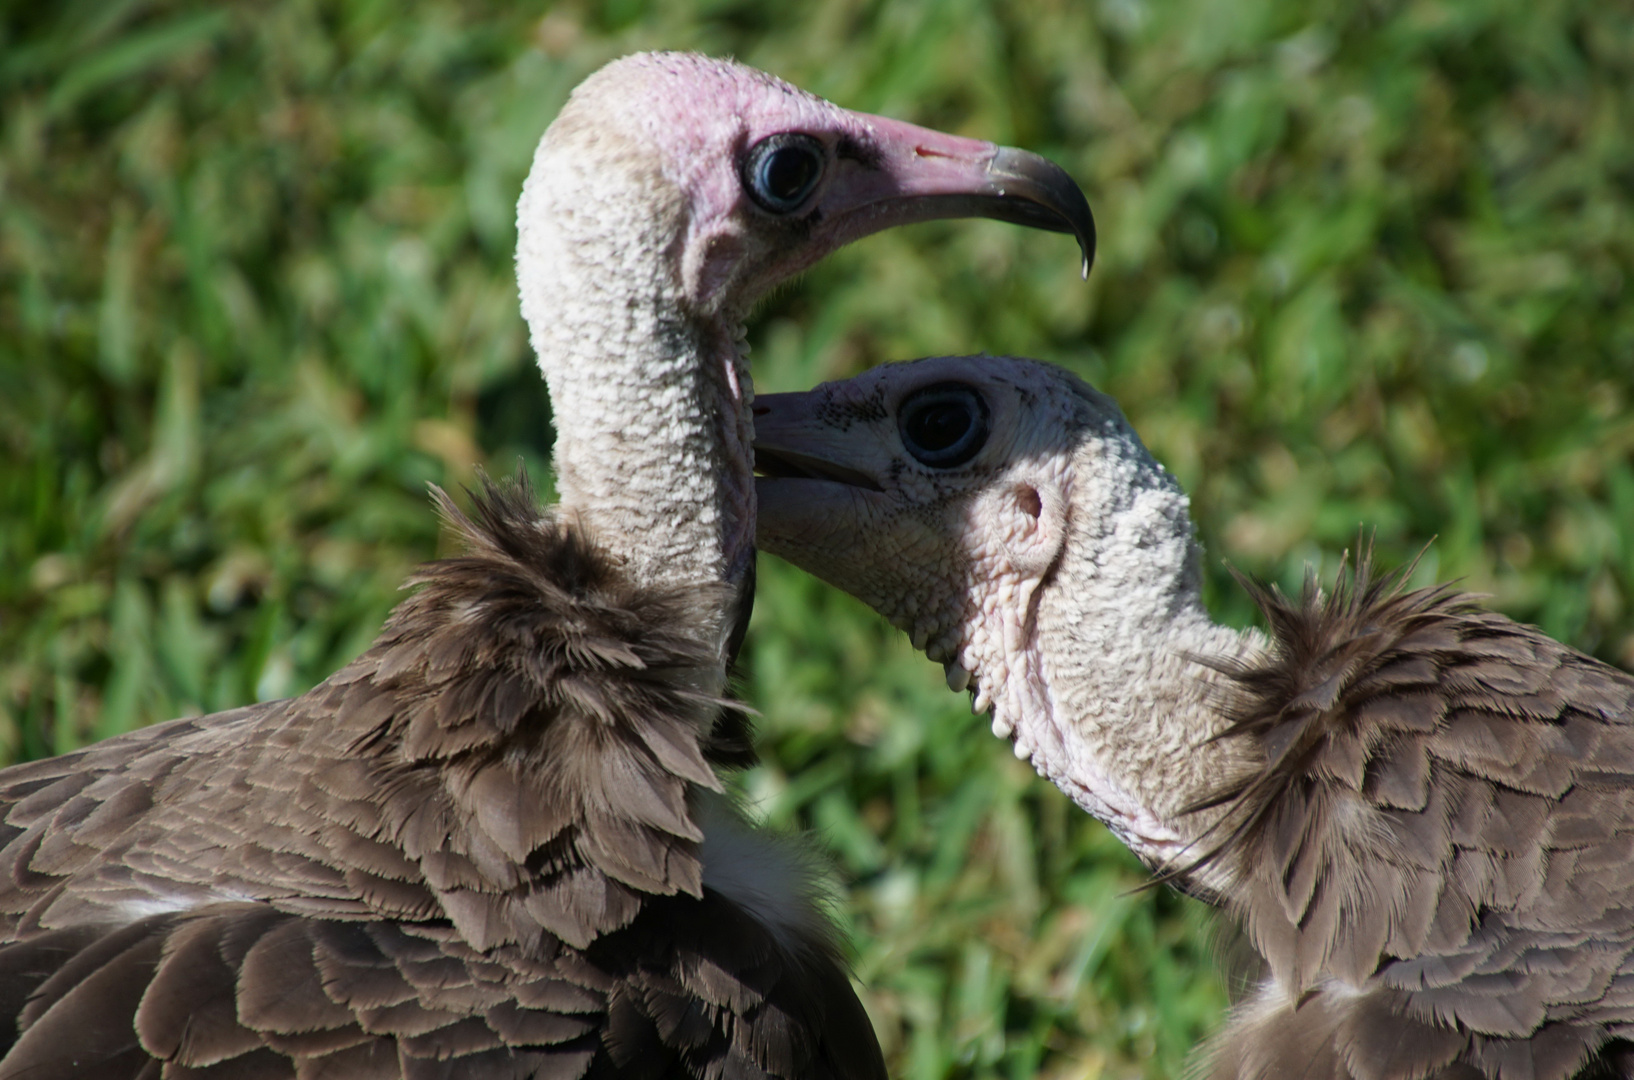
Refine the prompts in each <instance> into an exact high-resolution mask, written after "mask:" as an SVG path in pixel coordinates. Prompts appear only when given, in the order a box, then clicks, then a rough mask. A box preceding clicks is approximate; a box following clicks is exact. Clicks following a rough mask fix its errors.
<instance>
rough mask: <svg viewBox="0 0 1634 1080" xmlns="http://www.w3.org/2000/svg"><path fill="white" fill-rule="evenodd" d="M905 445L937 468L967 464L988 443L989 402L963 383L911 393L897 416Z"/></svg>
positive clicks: (920, 458) (911, 452)
mask: <svg viewBox="0 0 1634 1080" xmlns="http://www.w3.org/2000/svg"><path fill="white" fill-rule="evenodd" d="M896 425H897V430H898V431H899V432H901V434H902V445H903V446H905V447H907V448H908V453H910V454H912V455H913V456H914V457H915V458H916V459H918V460H919V461H920V462H921V463H922V464H925V465H929V466H931V467H932V468H936V469H951V468H953V467H955V466H957V465H963V464H964V463H965V462H967V461H969V460H970V459H971V458H973V457H975V456H976V455H977V454H978V453H980V452H981V448H982V447H983V446H984V445H986V443H987V402H986V401H984V400H982V396H981V395H980V394H978V393H976V391H975V390H973V389H971V388H970V387H968V386H966V385H964V384H963V383H936V384H935V385H934V386H927V387H925V388H924V389H922V390H916V391H914V392H913V393H912V394H909V395H908V397H907V400H905V401H903V403H902V408H901V409H899V410H898V411H897V415H896Z"/></svg>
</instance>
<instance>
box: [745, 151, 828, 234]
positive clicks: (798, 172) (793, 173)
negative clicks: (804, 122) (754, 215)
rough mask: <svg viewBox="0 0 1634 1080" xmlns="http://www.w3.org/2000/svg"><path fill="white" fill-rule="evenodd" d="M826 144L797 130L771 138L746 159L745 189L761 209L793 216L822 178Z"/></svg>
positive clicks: (825, 158) (826, 158) (747, 155)
mask: <svg viewBox="0 0 1634 1080" xmlns="http://www.w3.org/2000/svg"><path fill="white" fill-rule="evenodd" d="M827 162H828V154H827V152H826V151H825V150H824V149H823V144H822V143H820V142H818V141H817V140H816V139H814V138H812V137H811V136H810V135H802V134H801V133H800V132H798V131H789V132H784V133H783V134H781V135H768V136H767V137H766V138H764V139H761V140H760V141H759V142H757V143H755V144H754V145H753V146H751V147H749V152H748V153H747V154H745V155H744V157H743V188H744V190H745V191H747V192H748V193H749V198H751V199H753V200H754V201H755V203H756V205H758V206H759V207H760V208H761V209H762V210H766V211H769V212H771V213H773V214H792V213H793V212H794V211H796V210H798V209H800V207H801V206H802V205H803V204H804V203H805V201H806V199H807V197H808V196H810V195H811V193H812V191H813V190H815V189H816V187H817V181H819V180H821V179H822V178H823V166H824V165H825V164H827Z"/></svg>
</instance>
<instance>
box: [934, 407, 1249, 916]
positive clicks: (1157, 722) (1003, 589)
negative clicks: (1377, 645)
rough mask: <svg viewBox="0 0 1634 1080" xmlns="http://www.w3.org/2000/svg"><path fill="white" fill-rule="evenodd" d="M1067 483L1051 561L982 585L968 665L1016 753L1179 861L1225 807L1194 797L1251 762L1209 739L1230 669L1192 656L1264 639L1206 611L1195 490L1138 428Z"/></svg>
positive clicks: (1096, 450)
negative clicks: (1190, 492) (1205, 805)
mask: <svg viewBox="0 0 1634 1080" xmlns="http://www.w3.org/2000/svg"><path fill="white" fill-rule="evenodd" d="M1059 483H1060V484H1061V485H1063V488H1061V489H1057V490H1058V497H1059V498H1060V499H1061V502H1062V504H1063V505H1064V506H1065V507H1067V508H1068V511H1067V515H1066V516H1065V518H1064V520H1063V524H1062V535H1061V537H1060V538H1059V540H1058V542H1057V545H1056V546H1055V548H1054V549H1053V550H1054V551H1055V559H1054V561H1053V563H1052V564H1051V565H1050V566H1049V567H1048V568H1047V569H1045V570H1043V571H1042V572H1040V573H1037V574H1030V573H1012V574H1010V575H1009V576H1008V577H1006V576H1004V575H997V576H994V577H993V578H991V579H990V580H988V581H987V582H985V583H984V585H983V587H982V588H981V589H980V590H978V595H980V596H981V597H982V599H981V600H980V601H979V603H978V604H977V605H976V608H977V609H976V610H974V611H972V612H971V613H970V617H969V618H968V619H967V622H966V625H965V633H964V643H963V646H962V648H961V649H960V650H959V660H960V663H961V665H962V667H963V668H965V669H967V670H969V671H970V672H971V677H972V681H973V689H974V692H975V708H977V709H978V710H980V709H982V708H984V707H986V706H987V705H989V704H991V707H992V710H993V732H994V734H995V735H998V736H1000V737H1001V738H1009V739H1011V740H1012V741H1013V743H1014V747H1015V753H1016V756H1017V757H1019V758H1023V759H1025V760H1027V761H1029V762H1030V763H1031V764H1032V765H1033V767H1034V768H1036V769H1037V770H1038V772H1039V774H1040V775H1042V776H1044V777H1045V778H1047V779H1048V780H1050V781H1051V782H1052V783H1054V784H1055V785H1056V786H1057V787H1059V788H1061V789H1062V790H1063V791H1065V792H1066V793H1067V794H1068V795H1070V796H1071V797H1072V798H1073V800H1074V801H1075V802H1077V803H1078V805H1079V806H1081V807H1083V808H1084V809H1085V810H1087V811H1088V812H1089V813H1091V814H1093V815H1094V816H1095V817H1097V818H1099V819H1100V820H1101V821H1103V822H1105V823H1106V824H1107V826H1108V827H1109V828H1111V829H1112V831H1113V832H1114V833H1115V834H1116V835H1117V836H1118V838H1119V839H1120V840H1122V841H1123V842H1124V843H1125V844H1126V845H1127V846H1128V847H1129V848H1130V849H1131V850H1133V851H1134V852H1135V853H1136V854H1137V855H1139V856H1140V857H1141V858H1142V859H1143V860H1144V861H1145V862H1146V863H1147V864H1148V865H1149V866H1151V867H1153V868H1154V869H1160V870H1161V869H1174V868H1178V867H1184V866H1186V865H1188V864H1189V863H1190V862H1191V861H1192V860H1193V859H1194V858H1195V857H1196V856H1197V855H1199V854H1200V853H1201V851H1200V850H1199V849H1200V847H1201V846H1202V845H1200V844H1199V843H1198V841H1199V839H1200V838H1201V837H1202V834H1203V833H1204V832H1205V831H1206V830H1207V829H1208V828H1209V826H1210V825H1211V824H1212V823H1213V821H1214V819H1215V816H1216V815H1214V814H1210V813H1192V812H1188V810H1187V808H1188V807H1189V806H1190V805H1191V804H1193V803H1194V802H1196V801H1197V800H1198V799H1200V798H1201V797H1202V796H1203V795H1205V794H1206V793H1209V792H1211V791H1213V790H1215V789H1216V788H1217V787H1218V785H1219V784H1220V782H1221V780H1222V778H1224V777H1227V776H1234V775H1237V773H1238V772H1240V771H1243V770H1246V769H1248V768H1249V767H1250V763H1249V762H1248V761H1247V760H1246V758H1245V751H1243V750H1241V749H1238V748H1237V747H1236V745H1235V744H1233V745H1229V746H1228V745H1222V744H1220V743H1211V742H1210V740H1211V738H1213V737H1214V736H1216V735H1218V734H1219V733H1220V732H1221V731H1222V730H1223V729H1224V728H1225V726H1226V723H1227V721H1226V719H1225V718H1224V716H1223V714H1222V712H1221V709H1220V705H1221V697H1220V695H1221V694H1222V693H1224V692H1225V687H1224V686H1223V685H1222V684H1223V683H1224V681H1225V680H1224V677H1223V676H1221V675H1220V674H1219V673H1217V672H1215V671H1213V670H1212V669H1210V668H1208V667H1205V666H1204V665H1201V664H1199V663H1197V662H1196V661H1195V660H1194V659H1192V658H1193V657H1208V658H1222V657H1228V658H1241V657H1247V656H1250V655H1252V654H1254V653H1256V652H1258V651H1259V650H1260V649H1262V648H1263V643H1262V638H1261V637H1260V635H1258V634H1257V633H1256V632H1253V631H1249V632H1247V633H1239V632H1237V631H1235V630H1232V629H1230V628H1227V627H1222V626H1217V625H1216V624H1214V623H1213V622H1212V621H1211V620H1210V619H1209V616H1208V612H1207V610H1206V609H1205V608H1204V606H1203V603H1202V597H1201V578H1200V573H1199V555H1200V552H1199V549H1198V546H1197V544H1196V543H1195V542H1194V540H1193V539H1192V526H1191V519H1190V517H1189V515H1188V513H1187V506H1188V500H1187V498H1186V496H1185V494H1184V493H1183V492H1182V491H1181V490H1180V488H1179V486H1178V485H1177V484H1176V483H1175V481H1174V479H1173V477H1171V476H1170V475H1169V474H1168V473H1167V472H1165V471H1164V470H1163V468H1162V466H1160V465H1158V464H1157V462H1156V461H1155V460H1153V459H1152V457H1151V456H1150V454H1148V453H1147V452H1146V450H1145V448H1144V447H1143V446H1141V445H1140V443H1139V441H1138V440H1136V439H1134V438H1133V435H1132V433H1131V434H1130V437H1129V438H1127V439H1114V440H1108V441H1105V442H1101V441H1097V442H1095V443H1094V444H1092V447H1091V448H1090V450H1088V451H1086V452H1085V453H1083V454H1080V456H1079V460H1077V461H1075V462H1074V464H1073V468H1072V469H1070V470H1067V471H1066V472H1065V474H1064V475H1063V476H1061V477H1060V478H1059ZM1074 488H1075V489H1076V490H1074ZM1045 490H1046V491H1048V488H1045ZM951 676H952V673H950V677H951ZM1213 872H1214V871H1213V870H1212V868H1211V870H1210V873H1213ZM1198 884H1200V885H1202V886H1204V887H1208V888H1218V887H1219V886H1220V885H1222V884H1223V883H1222V882H1215V881H1211V880H1205V881H1200V882H1198Z"/></svg>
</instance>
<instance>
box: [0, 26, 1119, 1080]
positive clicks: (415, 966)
mask: <svg viewBox="0 0 1634 1080" xmlns="http://www.w3.org/2000/svg"><path fill="white" fill-rule="evenodd" d="M971 215H976V216H990V217H999V218H1002V219H1006V220H1013V221H1019V222H1022V223H1024V224H1033V225H1039V226H1042V227H1046V228H1053V229H1058V230H1066V231H1072V232H1076V233H1077V234H1078V236H1079V238H1080V242H1081V244H1082V245H1083V249H1084V255H1085V258H1086V260H1087V258H1088V255H1089V253H1090V251H1091V250H1092V247H1093V226H1092V223H1091V222H1090V218H1089V210H1088V206H1087V205H1086V204H1085V202H1084V199H1083V195H1082V193H1081V192H1079V191H1078V189H1077V188H1076V186H1075V185H1073V184H1072V182H1071V180H1070V179H1069V178H1068V177H1067V176H1066V174H1065V173H1063V172H1062V171H1061V170H1060V169H1059V168H1056V167H1055V166H1053V165H1051V164H1049V163H1048V162H1046V161H1044V160H1043V159H1041V158H1038V157H1036V156H1035V155H1031V154H1026V153H1024V152H1022V151H1016V150H1010V149H1007V148H1003V147H995V146H993V145H992V144H990V143H982V142H978V141H976V140H973V139H960V138H955V137H951V136H945V135H940V134H938V133H936V132H931V131H926V130H924V129H920V128H915V127H912V126H911V125H907V124H902V123H898V122H895V121H889V120H884V119H882V118H878V117H867V116H863V115H860V114H856V113H849V112H846V111H845V110H842V109H839V108H837V107H835V106H833V105H831V104H829V103H828V102H825V101H822V100H821V99H819V98H816V97H814V96H812V95H810V94H806V93H804V92H802V91H800V90H797V89H796V88H794V87H791V86H788V85H787V84H785V83H782V82H780V81H778V80H776V79H774V78H772V77H771V76H769V75H765V74H764V73H761V72H757V71H754V70H752V69H749V68H744V67H742V66H740V65H736V64H732V63H728V62H723V61H716V60H710V59H707V58H704V57H698V56H691V55H685V54H674V53H659V54H641V55H637V56H633V57H627V58H625V59H623V60H621V61H616V62H614V63H613V64H610V65H608V66H607V67H606V68H604V69H603V70H602V71H601V72H599V73H598V74H596V75H594V76H592V77H591V78H590V79H589V80H587V81H586V82H585V83H584V84H583V85H581V86H580V88H579V89H578V90H576V91H575V92H574V94H573V97H572V99H571V100H570V101H569V103H568V104H567V106H566V107H564V109H563V111H562V114H561V115H560V116H559V117H558V118H557V120H556V121H555V122H554V123H553V124H552V126H551V128H550V130H549V131H547V132H546V134H545V137H544V139H543V140H542V141H541V143H540V146H539V149H538V151H537V154H536V156H535V160H534V166H533V169H532V171H531V173H530V175H529V178H528V181H527V184H526V186H525V187H524V190H523V194H522V198H521V200H520V202H519V204H518V215H517V216H518V220H517V225H518V245H517V276H518V284H519V287H520V294H521V301H522V309H523V314H524V316H525V317H526V318H527V320H528V322H529V329H530V331H531V338H532V341H533V344H534V349H535V352H536V353H537V354H538V357H539V361H540V366H541V368H542V369H543V371H544V374H545V377H546V381H547V383H548V384H549V387H550V392H551V396H552V403H553V406H554V416H555V419H556V427H557V441H556V454H555V466H556V479H557V485H558V490H559V492H560V493H561V501H560V503H559V504H558V506H557V507H555V508H554V509H552V510H550V511H548V512H545V511H540V510H539V509H538V508H537V507H536V506H535V505H534V502H533V499H532V496H531V494H530V493H529V492H528V491H527V490H526V488H525V487H524V488H521V489H518V490H516V491H512V492H510V493H508V494H507V493H503V492H500V491H496V490H492V489H489V490H485V491H484V492H482V493H480V494H479V495H478V496H477V515H476V518H475V519H474V520H470V521H468V520H466V519H464V518H461V517H459V516H458V515H457V514H455V513H454V511H453V510H452V508H451V507H449V506H448V505H447V504H446V502H445V506H444V509H445V512H446V513H448V514H449V515H450V517H451V518H452V519H453V520H454V522H455V524H456V525H457V527H458V528H459V529H460V531H461V532H462V533H463V534H464V537H465V541H466V544H467V547H468V551H467V553H466V554H465V555H464V556H462V557H459V558H455V559H451V560H447V561H445V562H441V563H436V564H433V565H431V566H429V567H427V568H426V569H424V570H423V571H422V572H421V573H420V574H419V575H418V576H417V577H416V578H415V582H416V583H417V585H418V587H419V591H418V592H417V593H416V594H414V595H413V596H412V597H411V598H410V599H408V600H406V601H405V602H404V603H403V604H402V605H400V606H399V607H398V609H397V611H396V612H395V613H394V614H393V616H392V618H391V621H390V622H389V624H388V625H387V627H386V629H385V630H384V632H383V633H382V635H381V636H380V638H379V639H378V640H377V641H376V642H375V643H374V645H373V646H372V647H371V648H370V649H369V650H368V651H367V652H366V653H365V654H364V655H363V656H362V657H360V658H359V659H358V660H356V661H355V662H353V663H352V664H349V665H348V666H347V667H346V668H344V669H343V670H342V671H340V672H338V673H336V674H335V675H334V676H332V677H331V678H330V679H328V680H327V681H326V682H324V683H323V684H322V685H321V686H318V687H316V688H315V689H313V690H312V691H311V692H309V693H307V694H303V695H301V696H300V697H298V698H294V699H292V700H288V701H280V702H272V703H268V704H264V705H256V706H252V707H249V708H245V709H238V710H235V711H232V712H227V713H222V714H218V715H216V716H210V717H204V718H202V719H197V720H178V721H174V722H172V723H169V724H163V725H160V726H158V727H155V728H151V729H149V730H146V731H140V732H136V733H133V734H130V735H127V736H124V737H122V738H118V739H113V740H109V741H108V742H106V743H103V744H101V745H98V746H95V747H91V748H89V749H87V750H84V751H81V752H79V753H76V754H70V755H67V756H64V757H61V758H57V759H53V760H50V761H43V762H37V763H34V764H31V765H23V766H19V767H16V768H13V769H9V770H5V771H0V1080H24V1078H27V1080H59V1078H64V1080H65V1078H99V1080H100V1078H108V1080H117V1078H135V1077H141V1078H149V1077H154V1078H157V1077H165V1078H173V1080H189V1078H203V1077H209V1078H211V1080H227V1078H256V1080H259V1078H261V1077H269V1078H271V1077H300V1078H302V1080H307V1078H312V1080H316V1078H320V1077H333V1078H348V1080H350V1078H373V1077H379V1078H382V1080H385V1078H395V1077H416V1078H418V1077H454V1076H458V1077H461V1078H463V1080H489V1078H512V1077H515V1078H520V1077H539V1078H549V1080H554V1078H562V1080H575V1078H579V1077H586V1076H594V1077H611V1076H619V1077H634V1078H643V1077H655V1078H656V1077H666V1078H669V1077H674V1078H682V1077H689V1078H700V1080H740V1078H741V1080H761V1078H763V1077H780V1078H787V1080H797V1078H799V1080H804V1078H826V1077H841V1076H844V1077H864V1078H880V1077H883V1076H884V1064H883V1060H882V1058H881V1055H880V1050H879V1046H878V1043H877V1042H876V1041H875V1039H874V1035H873V1031H872V1028H871V1027H870V1025H869V1023H868V1018H867V1016H866V1014H865V1013H864V1012H863V1010H862V1007H861V1005H860V1004H859V1002H858V1001H857V999H856V997H855V996H854V994H853V992H852V990H851V987H850V983H849V980H848V978H847V975H846V972H845V968H844V966H843V964H842V963H841V962H840V959H839V957H838V956H837V954H836V950H835V948H834V946H833V943H832V942H831V940H830V936H831V935H830V930H829V927H828V924H827V922H826V921H825V919H824V918H823V916H822V914H821V910H820V906H819V905H818V904H817V902H816V901H815V900H814V898H813V896H812V889H811V887H810V882H809V878H810V876H811V875H810V873H809V872H808V868H807V864H806V863H805V861H804V858H803V856H801V855H800V853H799V852H798V851H791V850H789V849H787V848H786V847H785V846H784V845H782V844H780V843H779V842H777V841H776V840H774V839H771V838H768V837H765V836H763V835H760V834H757V833H755V832H754V831H753V830H752V829H749V828H748V827H747V826H745V825H744V824H743V823H742V822H741V821H739V820H738V819H737V818H736V817H735V815H734V814H733V813H732V811H731V808H730V807H729V806H728V805H727V804H726V803H725V801H724V800H723V798H722V797H721V796H720V795H719V794H718V792H719V791H720V783H719V781H718V779H717V777H716V774H715V766H725V765H732V764H741V763H743V762H744V761H746V760H748V758H749V757H750V756H751V753H750V750H749V747H748V743H747V725H746V724H745V722H744V720H743V716H742V714H741V713H740V712H739V711H738V710H737V709H736V707H735V706H733V705H732V704H731V703H729V702H727V701H725V700H723V698H722V694H723V692H724V687H725V683H726V675H727V667H728V665H729V664H730V662H731V660H732V655H733V652H734V651H735V649H736V642H737V640H738V639H739V637H740V635H741V625H742V622H743V619H744V617H745V615H746V613H747V602H748V598H749V596H750V593H751V588H752V581H753V565H754V562H753V557H754V552H753V547H752V540H753V531H754V503H753V494H754V493H753V487H752V484H753V480H752V474H751V462H750V451H749V438H750V431H751V421H750V417H749V401H750V399H751V397H752V388H751V387H750V386H749V384H748V366H747V362H746V360H745V357H744V353H743V350H742V348H741V342H742V339H743V329H742V324H741V320H742V318H743V315H744V313H745V312H746V311H747V310H748V308H749V306H750V305H751V304H752V303H753V301H754V300H755V299H756V298H757V297H759V296H761V295H763V294H764V293H765V292H766V291H767V290H768V289H770V288H772V287H773V286H775V285H776V284H777V283H778V282H779V281H782V280H784V279H786V278H787V277H788V276H789V275H791V274H793V273H795V272H797V271H799V270H801V269H803V268H805V267H806V266H809V265H810V264H811V263H813V262H815V261H816V260H818V259H820V258H821V257H822V256H823V255H825V254H827V253H828V252H830V251H832V250H834V249H835V248H837V247H839V246H841V245H842V244H845V243H847V242H849V241H851V240H854V239H857V238H859V237H861V236H864V235H867V234H868V233H871V232H876V231H878V230H880V229H883V228H886V227H888V226H891V225H895V224H900V223H903V222H909V221H922V220H927V219H929V218H936V217H960V216H971Z"/></svg>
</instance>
